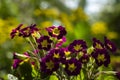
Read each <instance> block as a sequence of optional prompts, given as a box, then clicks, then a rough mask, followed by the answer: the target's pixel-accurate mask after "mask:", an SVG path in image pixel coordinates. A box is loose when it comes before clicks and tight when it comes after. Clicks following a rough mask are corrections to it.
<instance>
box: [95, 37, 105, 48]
mask: <svg viewBox="0 0 120 80" xmlns="http://www.w3.org/2000/svg"><path fill="white" fill-rule="evenodd" d="M93 47H94V48H95V49H104V45H103V44H102V42H100V40H97V39H96V38H93Z"/></svg>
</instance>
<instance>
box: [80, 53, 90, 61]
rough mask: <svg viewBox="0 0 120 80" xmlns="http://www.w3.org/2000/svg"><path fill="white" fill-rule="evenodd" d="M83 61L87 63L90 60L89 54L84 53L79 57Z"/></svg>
mask: <svg viewBox="0 0 120 80" xmlns="http://www.w3.org/2000/svg"><path fill="white" fill-rule="evenodd" d="M79 60H80V62H81V63H87V62H88V61H89V55H88V54H83V55H82V57H81V58H80V59H79Z"/></svg>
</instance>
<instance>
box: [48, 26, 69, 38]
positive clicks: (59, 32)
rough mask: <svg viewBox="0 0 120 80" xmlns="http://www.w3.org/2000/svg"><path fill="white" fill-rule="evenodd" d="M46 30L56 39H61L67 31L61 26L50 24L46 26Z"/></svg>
mask: <svg viewBox="0 0 120 80" xmlns="http://www.w3.org/2000/svg"><path fill="white" fill-rule="evenodd" d="M46 30H47V31H48V33H49V35H50V36H52V37H56V38H57V39H61V38H62V37H63V36H65V35H66V33H67V32H66V30H65V28H64V27H62V26H58V27H55V26H52V27H48V28H46Z"/></svg>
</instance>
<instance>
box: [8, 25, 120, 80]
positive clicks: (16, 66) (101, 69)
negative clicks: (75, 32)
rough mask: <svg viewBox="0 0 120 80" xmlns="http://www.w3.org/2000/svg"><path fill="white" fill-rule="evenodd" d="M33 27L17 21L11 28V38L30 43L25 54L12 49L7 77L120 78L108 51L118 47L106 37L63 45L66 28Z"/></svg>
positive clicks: (39, 79)
mask: <svg viewBox="0 0 120 80" xmlns="http://www.w3.org/2000/svg"><path fill="white" fill-rule="evenodd" d="M36 26H37V25H36V24H31V25H30V26H27V27H23V24H20V25H19V26H18V27H16V28H15V29H13V30H12V31H11V33H10V36H11V39H14V38H16V37H22V38H24V39H25V41H26V42H27V43H28V44H30V46H31V49H30V50H26V51H25V52H24V53H17V52H13V65H12V73H11V74H9V75H8V78H9V80H13V78H14V79H15V80H119V79H120V72H117V71H113V70H112V68H111V66H110V62H111V60H110V54H112V53H115V51H116V50H117V48H116V46H115V44H114V43H113V42H111V41H110V40H109V39H108V38H107V37H106V36H104V37H103V41H100V40H99V39H97V38H93V39H91V43H92V45H91V46H88V45H87V42H86V41H85V40H83V39H74V41H72V42H71V43H69V44H68V45H65V42H67V38H66V34H67V30H66V29H65V27H63V26H50V27H46V28H37V27H36ZM71 37H73V38H74V36H71ZM24 47H25V46H24ZM24 47H23V48H24Z"/></svg>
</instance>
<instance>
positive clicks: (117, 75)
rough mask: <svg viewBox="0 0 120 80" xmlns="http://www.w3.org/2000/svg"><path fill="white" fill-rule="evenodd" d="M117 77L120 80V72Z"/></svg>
mask: <svg viewBox="0 0 120 80" xmlns="http://www.w3.org/2000/svg"><path fill="white" fill-rule="evenodd" d="M115 76H116V77H117V78H118V79H119V80H120V72H117V73H116V74H115Z"/></svg>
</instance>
